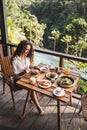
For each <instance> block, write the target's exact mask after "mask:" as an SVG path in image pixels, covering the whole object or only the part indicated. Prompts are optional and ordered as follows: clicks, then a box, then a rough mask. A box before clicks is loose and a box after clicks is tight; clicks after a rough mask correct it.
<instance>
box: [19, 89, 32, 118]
mask: <svg viewBox="0 0 87 130" xmlns="http://www.w3.org/2000/svg"><path fill="white" fill-rule="evenodd" d="M29 98H30V91H28V92H27V97H26V100H25V104H24V108H23V112H22V114H21V115H20V118H21V119H22V118H24V117H25V110H26V107H27V104H28V101H29Z"/></svg>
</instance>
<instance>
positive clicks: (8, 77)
mask: <svg viewBox="0 0 87 130" xmlns="http://www.w3.org/2000/svg"><path fill="white" fill-rule="evenodd" d="M10 60H11V56H4V57H2V58H1V69H2V77H3V93H5V84H8V86H9V87H10V92H11V96H12V101H13V107H14V108H15V99H14V92H15V91H16V90H15V88H14V85H13V78H12V76H13V69H12V66H11V63H10Z"/></svg>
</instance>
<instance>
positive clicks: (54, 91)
mask: <svg viewBox="0 0 87 130" xmlns="http://www.w3.org/2000/svg"><path fill="white" fill-rule="evenodd" d="M53 94H54V95H55V96H58V97H62V96H64V95H65V91H64V89H61V91H60V92H57V88H55V89H54V90H53Z"/></svg>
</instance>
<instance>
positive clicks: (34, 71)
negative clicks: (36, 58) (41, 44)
mask: <svg viewBox="0 0 87 130" xmlns="http://www.w3.org/2000/svg"><path fill="white" fill-rule="evenodd" d="M39 72H40V71H39V69H36V68H32V69H31V73H32V74H38V73H39Z"/></svg>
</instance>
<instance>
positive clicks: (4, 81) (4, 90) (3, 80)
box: [3, 78, 5, 94]
mask: <svg viewBox="0 0 87 130" xmlns="http://www.w3.org/2000/svg"><path fill="white" fill-rule="evenodd" d="M3 94H5V79H4V78H3Z"/></svg>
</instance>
